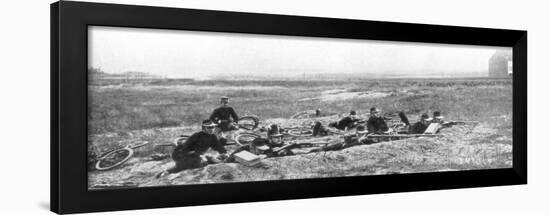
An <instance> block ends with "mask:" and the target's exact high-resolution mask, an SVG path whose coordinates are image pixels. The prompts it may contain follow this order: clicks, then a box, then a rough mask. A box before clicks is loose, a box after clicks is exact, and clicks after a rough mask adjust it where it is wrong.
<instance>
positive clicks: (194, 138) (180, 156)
mask: <svg viewBox="0 0 550 215" xmlns="http://www.w3.org/2000/svg"><path fill="white" fill-rule="evenodd" d="M210 148H212V149H214V150H216V151H217V152H219V153H226V152H227V150H226V149H225V148H224V147H223V145H221V144H220V143H219V141H218V138H217V137H216V135H214V134H208V133H206V132H204V131H199V132H197V133H194V134H193V135H191V137H189V139H187V141H185V142H184V143H182V144H179V145H178V146H176V148H175V149H174V152H172V159H173V160H174V162H175V163H176V165H175V166H174V167H172V168H170V169H168V170H167V171H168V172H169V173H175V172H179V171H182V170H185V169H194V168H199V167H203V166H206V165H207V164H208V163H206V162H204V161H203V160H202V158H201V155H203V154H204V153H206V151H208V149H210Z"/></svg>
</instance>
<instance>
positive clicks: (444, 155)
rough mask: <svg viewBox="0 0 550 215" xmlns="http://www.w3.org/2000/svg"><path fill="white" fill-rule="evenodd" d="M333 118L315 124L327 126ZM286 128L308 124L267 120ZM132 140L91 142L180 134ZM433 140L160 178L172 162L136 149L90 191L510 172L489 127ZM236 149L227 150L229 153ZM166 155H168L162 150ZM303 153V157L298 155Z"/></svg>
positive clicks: (97, 177)
mask: <svg viewBox="0 0 550 215" xmlns="http://www.w3.org/2000/svg"><path fill="white" fill-rule="evenodd" d="M335 118H336V117H334V116H329V117H321V118H318V119H316V120H320V121H331V120H334V119H335ZM267 122H270V123H278V124H281V125H282V126H284V127H292V126H302V125H303V124H307V123H309V122H308V121H307V120H289V119H270V120H267ZM141 132H142V133H139V132H133V133H134V134H132V136H130V137H129V136H124V137H120V136H117V135H115V136H110V137H109V138H108V137H105V136H102V137H99V136H98V137H95V138H99V139H101V138H104V140H107V139H109V140H110V141H113V140H116V139H119V138H120V139H126V140H125V141H126V142H131V140H127V139H136V137H139V138H141V139H143V138H145V139H147V138H150V139H156V140H158V139H163V138H167V139H168V137H173V136H175V135H174V134H179V133H180V132H181V129H166V130H147V131H141ZM440 134H441V135H440V136H437V137H419V138H409V139H402V140H397V141H390V142H379V143H374V144H370V145H358V146H353V147H349V148H345V149H342V150H338V151H320V152H314V153H306V152H307V151H309V149H302V150H299V149H298V150H297V151H296V153H297V155H294V156H285V157H273V158H267V159H264V160H262V163H261V165H260V166H257V167H248V166H244V165H241V164H238V163H222V164H215V165H209V166H206V167H203V168H198V169H193V170H185V171H182V172H179V173H176V174H170V175H167V176H163V177H161V178H156V177H155V176H156V175H157V174H158V173H159V172H161V171H162V170H163V169H168V168H170V167H172V165H173V162H172V161H171V159H165V160H161V161H154V160H152V159H150V158H149V156H150V155H151V154H152V153H153V152H158V150H157V149H155V148H146V147H144V148H143V149H139V150H140V151H137V152H136V157H134V158H132V159H130V160H129V161H128V162H127V163H125V164H123V165H122V166H120V167H118V168H116V169H113V170H109V171H92V172H90V173H89V185H90V187H92V188H94V186H95V187H96V188H98V189H99V188H106V187H107V188H109V185H112V187H116V186H127V185H129V184H130V185H134V186H137V187H141V186H166V185H184V184H203V183H231V182H244V181H264V180H284V179H298V178H319V177H337V176H356V175H376V174H396V173H414V172H427V171H452V170H466V169H487V168H508V167H511V166H512V138H511V131H510V132H502V130H500V129H496V128H495V126H494V125H491V124H488V123H480V124H475V125H471V124H466V125H455V126H452V127H450V128H445V129H443V130H441V132H440ZM307 141H308V142H326V143H339V142H342V137H340V136H337V135H335V136H328V137H319V138H310V139H308V140H307ZM234 147H235V146H230V147H228V149H229V150H230V151H231V150H233V149H234ZM164 152H169V150H165V151H164ZM301 153H304V154H301Z"/></svg>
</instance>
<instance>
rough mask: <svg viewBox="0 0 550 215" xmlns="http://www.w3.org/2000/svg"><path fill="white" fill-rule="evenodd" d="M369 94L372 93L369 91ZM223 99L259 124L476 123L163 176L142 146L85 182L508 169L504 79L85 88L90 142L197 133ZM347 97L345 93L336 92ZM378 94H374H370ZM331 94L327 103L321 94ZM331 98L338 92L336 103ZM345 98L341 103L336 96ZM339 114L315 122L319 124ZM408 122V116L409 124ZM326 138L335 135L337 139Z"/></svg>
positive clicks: (96, 145) (102, 144)
mask: <svg viewBox="0 0 550 215" xmlns="http://www.w3.org/2000/svg"><path fill="white" fill-rule="evenodd" d="M373 93H375V94H373ZM222 95H227V96H230V97H231V105H232V106H233V107H234V108H235V109H236V110H237V112H238V114H239V115H246V114H254V115H257V116H260V117H261V119H262V121H261V122H262V123H266V122H268V121H269V122H277V123H281V124H285V123H286V124H292V123H309V122H308V120H298V121H296V120H288V117H290V116H291V115H293V114H295V113H296V112H300V111H304V110H311V109H317V108H319V109H321V110H322V111H323V112H333V113H345V112H348V111H349V110H352V109H354V110H358V112H359V114H365V113H367V111H368V109H369V108H370V107H372V106H377V107H379V108H381V109H382V110H383V111H384V112H396V111H402V110H403V111H405V112H407V113H408V114H409V116H410V117H411V118H412V119H414V118H416V117H417V116H418V115H419V114H421V113H424V112H428V113H431V112H432V111H436V110H439V111H441V112H442V114H443V115H444V116H445V117H446V119H450V120H465V121H466V120H475V121H479V122H480V124H479V125H477V126H476V127H474V128H472V127H469V126H453V127H452V128H448V129H445V130H443V131H442V134H443V136H441V137H437V138H425V137H423V138H415V139H405V140H400V141H392V142H384V143H377V144H373V145H362V146H356V147H351V148H347V149H344V150H341V151H333V152H327V153H323V154H319V153H313V154H305V155H300V156H291V157H281V158H270V159H266V160H264V163H265V164H266V166H267V168H250V167H244V166H242V165H239V164H220V165H213V166H208V167H205V168H201V169H197V170H188V171H184V172H182V173H180V174H177V175H174V176H171V177H169V178H163V179H154V177H153V176H154V174H156V173H157V172H158V171H160V170H161V169H162V168H167V167H170V166H171V165H173V164H172V162H171V161H170V160H169V159H167V160H163V161H150V160H148V156H150V155H151V154H152V153H153V152H168V151H170V150H169V149H158V148H154V147H152V146H147V147H144V148H140V149H138V150H136V156H135V157H134V158H133V159H131V160H130V161H129V162H128V163H126V164H124V165H123V166H122V167H120V168H118V169H115V170H111V171H106V172H97V171H92V172H90V180H89V183H90V185H93V184H97V183H120V182H135V183H137V184H139V186H161V185H170V184H191V183H217V182H234V181H249V180H274V179H291V178H310V177H333V176H353V175H369V174H390V173H411V172H425V171H449V170H463V169H487V168H504V167H511V165H512V154H511V152H512V83H511V80H510V79H464V80H458V79H431V80H428V79H412V80H365V81H348V82H277V81H270V82H258V81H238V82H231V81H224V82H214V81H204V82H190V81H186V82H185V83H182V82H178V81H173V80H172V81H164V82H157V83H154V84H148V85H108V86H91V87H90V88H89V99H90V102H89V105H90V107H89V110H90V114H89V129H90V135H89V146H90V147H89V148H90V150H91V151H96V152H104V151H106V150H108V149H112V148H116V147H119V146H124V145H127V144H130V143H133V142H135V141H143V140H146V141H150V142H152V143H162V142H166V141H170V140H171V139H173V138H174V137H175V136H177V135H179V134H182V133H186V134H189V133H191V132H194V131H196V130H197V129H198V124H197V122H200V121H201V120H202V119H205V118H207V117H208V116H209V114H210V113H211V111H212V110H213V109H214V108H215V107H217V106H218V98H219V97H220V96H222ZM344 95H345V96H344ZM370 95H376V96H370ZM328 96H331V97H330V98H331V99H326V98H327V97H328ZM334 98H342V99H340V100H338V99H336V100H335V99H334ZM343 98H345V99H343ZM337 118H338V116H328V117H325V118H320V119H319V120H321V121H323V122H328V121H330V120H335V119H337ZM413 121H414V120H413ZM331 141H336V142H337V141H339V139H338V137H336V139H334V140H331Z"/></svg>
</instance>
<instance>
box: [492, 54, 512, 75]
mask: <svg viewBox="0 0 550 215" xmlns="http://www.w3.org/2000/svg"><path fill="white" fill-rule="evenodd" d="M509 76H512V51H503V50H499V51H496V52H495V53H494V54H493V56H491V58H490V59H489V77H509Z"/></svg>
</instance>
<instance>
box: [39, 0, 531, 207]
mask: <svg viewBox="0 0 550 215" xmlns="http://www.w3.org/2000/svg"><path fill="white" fill-rule="evenodd" d="M89 25H100V26H117V27H135V28H153V29H177V30H194V31H208V32H232V33H248V34H270V35H290V36H305V37H325V38H349V39H368V40H383V41H405V42H426V43H441V44H462V45H484V46H504V47H512V48H513V71H514V73H513V101H514V104H513V110H514V113H513V168H509V169H488V170H472V171H452V172H430V173H414V174H398V175H375V176H356V177H341V178H319V179H300V180H281V181H260V182H246V183H230V184H201V185H185V186H173V187H147V188H139V189H114V190H99V191H97V190H96V191H91V190H88V187H87V180H88V178H87V160H86V159H87V84H88V83H87V65H88V64H87V60H88V56H87V47H88V42H87V32H88V28H87V27H88V26H89ZM50 141H51V210H52V211H53V212H56V213H81V212H96V211H111V210H128V209H146V208H160V207H176V206H190V205H206V204H221V203H238V202H255V201H268V200H283V199H298V198H314V197H329V196H347V195H364V194H377V193H390V192H408V191H421V190H440V189H456V188H468V187H485V186H501V185H519V184H526V183H527V31H521V30H504V29H488V28H471V27H456V26H441V25H426V24H410V23H395V22H380V21H363V20H349V19H334V18H318V17H304V16H286V15H269V14H257V13H240V12H224V11H210V10H195V9H180V8H165V7H150V6H133V5H118V4H103V3H86V2H71V1H61V2H56V3H53V4H51V140H50Z"/></svg>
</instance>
